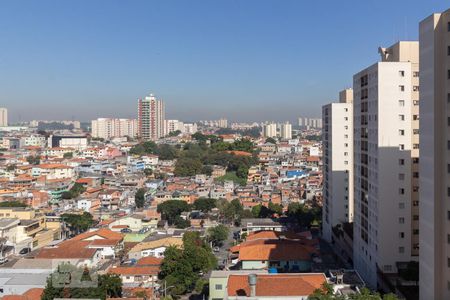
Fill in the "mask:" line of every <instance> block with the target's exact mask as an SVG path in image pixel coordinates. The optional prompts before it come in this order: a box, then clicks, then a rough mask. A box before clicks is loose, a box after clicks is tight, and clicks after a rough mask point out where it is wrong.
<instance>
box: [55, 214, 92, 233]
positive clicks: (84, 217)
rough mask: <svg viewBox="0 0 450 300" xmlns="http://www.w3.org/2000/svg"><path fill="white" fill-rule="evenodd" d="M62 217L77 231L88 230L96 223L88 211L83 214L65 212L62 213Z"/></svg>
mask: <svg viewBox="0 0 450 300" xmlns="http://www.w3.org/2000/svg"><path fill="white" fill-rule="evenodd" d="M61 218H62V220H63V221H64V222H65V223H66V224H67V225H68V226H69V228H70V229H71V230H72V231H74V232H76V233H80V232H84V231H86V230H88V229H89V228H91V227H92V225H93V223H94V219H93V217H92V215H91V214H90V213H88V212H83V214H81V215H78V214H70V213H65V214H62V215H61Z"/></svg>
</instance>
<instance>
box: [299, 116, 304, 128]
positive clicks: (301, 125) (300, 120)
mask: <svg viewBox="0 0 450 300" xmlns="http://www.w3.org/2000/svg"><path fill="white" fill-rule="evenodd" d="M298 126H300V127H303V119H302V118H298Z"/></svg>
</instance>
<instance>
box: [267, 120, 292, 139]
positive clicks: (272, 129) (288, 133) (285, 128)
mask: <svg viewBox="0 0 450 300" xmlns="http://www.w3.org/2000/svg"><path fill="white" fill-rule="evenodd" d="M263 136H264V137H265V138H277V137H280V138H281V139H283V140H290V139H292V124H291V123H289V122H284V123H281V124H279V123H273V122H270V123H266V124H264V125H263Z"/></svg>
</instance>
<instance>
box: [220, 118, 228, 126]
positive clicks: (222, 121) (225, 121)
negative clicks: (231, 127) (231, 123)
mask: <svg viewBox="0 0 450 300" xmlns="http://www.w3.org/2000/svg"><path fill="white" fill-rule="evenodd" d="M219 127H220V128H227V127H228V121H227V119H225V118H221V119H219Z"/></svg>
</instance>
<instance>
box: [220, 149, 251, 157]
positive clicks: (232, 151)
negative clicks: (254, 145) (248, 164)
mask: <svg viewBox="0 0 450 300" xmlns="http://www.w3.org/2000/svg"><path fill="white" fill-rule="evenodd" d="M225 152H227V153H230V154H233V155H236V156H252V154H251V153H250V152H247V151H239V150H228V151H225Z"/></svg>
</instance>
